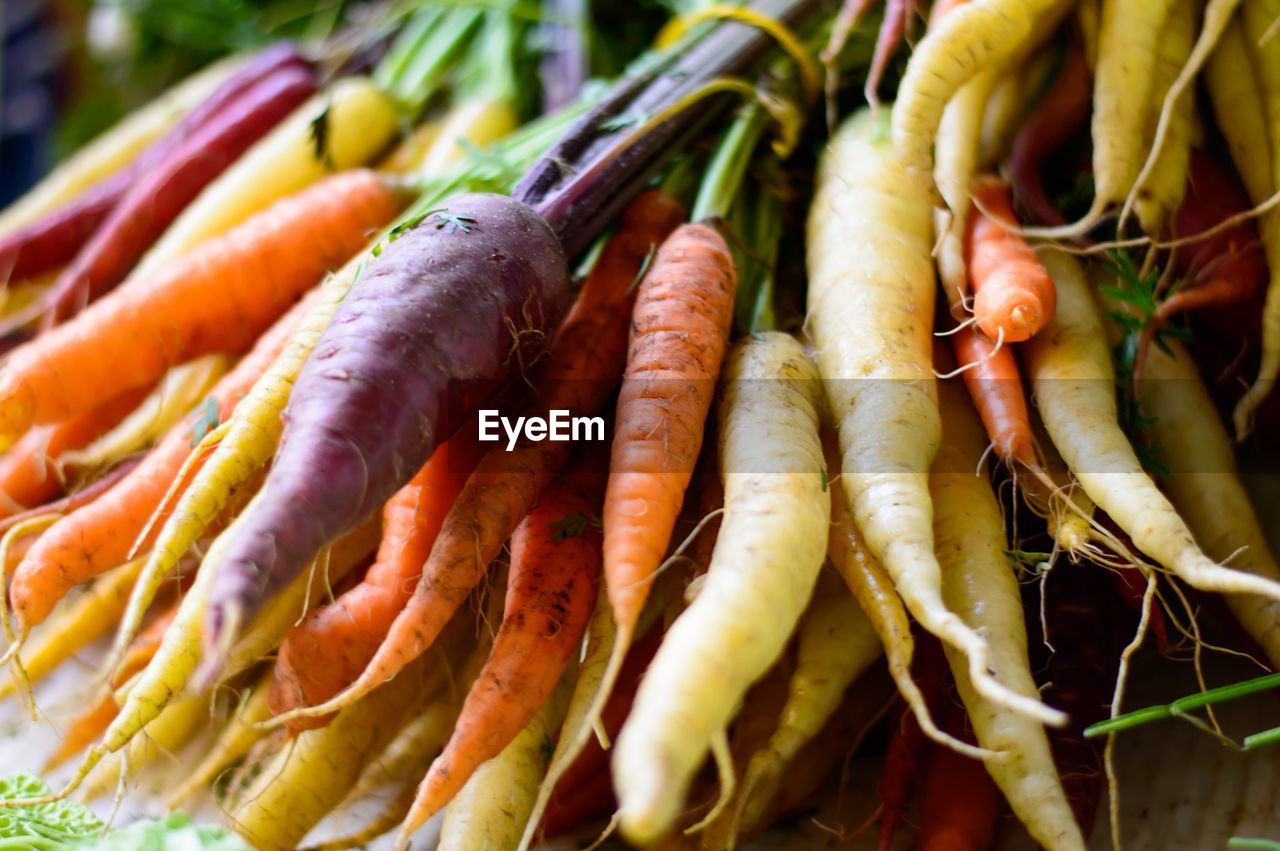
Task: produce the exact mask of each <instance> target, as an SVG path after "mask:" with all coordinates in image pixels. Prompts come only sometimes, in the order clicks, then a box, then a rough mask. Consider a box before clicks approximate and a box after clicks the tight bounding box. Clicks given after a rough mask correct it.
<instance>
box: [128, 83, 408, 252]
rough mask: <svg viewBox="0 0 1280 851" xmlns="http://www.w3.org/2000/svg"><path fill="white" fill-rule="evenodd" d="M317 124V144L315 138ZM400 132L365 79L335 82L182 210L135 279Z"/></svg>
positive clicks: (352, 163)
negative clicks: (320, 128) (319, 138)
mask: <svg viewBox="0 0 1280 851" xmlns="http://www.w3.org/2000/svg"><path fill="white" fill-rule="evenodd" d="M318 122H322V123H323V124H324V128H325V130H324V139H323V145H321V144H318V143H317V140H316V138H315V136H314V134H315V132H316V131H315V129H314V128H315V127H316V126H317V123H318ZM398 129H399V115H398V113H397V112H396V109H395V106H394V104H393V103H392V102H391V100H390V99H389V98H388V97H387V95H386V94H384V93H383V92H382V91H381V90H379V89H378V87H377V86H375V85H374V84H373V83H372V82H371V81H370V80H368V79H367V78H365V77H347V78H345V79H342V80H338V81H337V82H335V83H334V84H333V85H332V86H330V87H328V88H327V89H326V90H325V91H324V92H323V93H322V94H319V95H317V96H315V97H313V98H312V99H311V100H309V101H307V102H306V103H304V104H302V105H301V106H299V107H298V108H297V109H295V110H294V111H293V112H292V114H290V115H289V116H287V117H286V118H285V119H284V120H283V121H281V122H280V124H279V126H277V127H276V128H275V129H273V130H272V131H271V132H270V133H268V134H267V135H266V136H264V137H263V138H262V139H261V140H259V141H258V142H257V143H255V144H254V146H253V147H252V148H250V149H249V150H248V151H246V152H245V154H244V156H242V157H240V158H239V159H238V160H236V161H235V162H234V163H232V164H231V165H230V166H229V167H228V168H227V170H226V171H224V172H223V173H222V174H221V175H220V176H219V177H218V178H217V179H216V180H214V181H213V182H212V183H210V184H209V186H207V187H206V188H205V189H204V191H203V192H201V193H200V195H199V196H198V197H197V198H196V199H195V200H194V201H193V202H192V203H191V205H190V206H188V207H187V208H186V209H185V210H183V211H182V214H181V215H179V216H178V217H177V218H176V219H175V220H174V222H173V224H171V225H170V226H169V227H168V228H167V229H166V230H165V232H164V235H163V236H161V237H160V239H159V240H158V241H157V242H156V244H155V245H153V246H152V247H151V250H150V251H148V252H147V254H146V256H145V257H143V258H142V260H141V262H140V263H139V264H138V268H137V270H135V272H134V274H137V275H147V274H151V273H154V272H156V271H159V270H160V269H161V268H163V266H164V265H165V264H167V263H170V262H172V261H173V260H174V258H176V257H178V256H180V255H182V254H184V253H186V252H187V251H190V250H191V249H192V248H193V247H195V246H197V245H199V244H201V243H203V242H205V241H207V240H209V239H212V238H214V237H217V236H220V235H221V234H224V233H226V232H227V231H230V230H231V229H233V228H235V227H237V226H239V225H240V224H242V223H243V222H245V221H246V220H248V219H250V218H252V217H253V216H255V215H257V214H258V213H260V212H262V211H263V210H265V209H267V208H269V207H270V206H271V205H272V204H274V203H276V202H277V201H279V200H280V199H282V198H287V197H288V196H290V195H293V194H296V193H298V192H301V191H302V190H304V189H306V188H307V187H308V186H311V185H312V184H314V183H316V182H318V181H321V180H323V179H324V178H326V177H328V176H330V175H331V174H332V173H333V172H335V171H346V170H348V169H352V168H358V167H360V166H363V165H364V164H365V163H367V162H368V161H369V160H371V159H373V158H374V157H375V156H377V154H378V153H379V152H380V151H382V150H383V149H385V148H386V147H387V145H388V144H389V143H390V141H391V139H392V137H393V136H394V135H395V133H396V131H397V130H398Z"/></svg>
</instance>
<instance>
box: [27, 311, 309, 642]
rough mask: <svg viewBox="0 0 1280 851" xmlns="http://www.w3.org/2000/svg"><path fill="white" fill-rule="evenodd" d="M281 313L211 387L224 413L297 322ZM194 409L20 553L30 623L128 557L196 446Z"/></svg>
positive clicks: (220, 414) (222, 416) (220, 412)
mask: <svg viewBox="0 0 1280 851" xmlns="http://www.w3.org/2000/svg"><path fill="white" fill-rule="evenodd" d="M287 319H288V317H286V319H285V320H281V322H280V323H278V324H277V325H276V326H275V327H274V328H272V329H271V331H270V332H268V333H267V334H266V335H264V336H263V338H262V340H260V341H259V343H258V345H257V346H255V347H254V349H253V351H251V352H250V353H249V354H248V355H246V356H245V357H244V358H243V359H242V360H241V361H240V363H239V364H237V365H236V367H235V368H234V369H233V370H232V371H231V372H229V373H227V374H226V375H225V376H223V378H222V380H221V381H219V382H218V384H217V386H216V387H214V389H213V391H212V392H211V393H210V394H209V395H210V398H211V399H213V400H215V401H216V403H217V405H218V418H219V421H224V420H226V418H227V417H228V416H230V415H231V411H232V410H233V409H234V408H235V405H236V403H237V402H238V401H239V400H240V398H241V396H243V395H244V394H245V393H246V392H247V391H248V390H249V388H250V387H251V386H252V385H253V382H254V381H255V380H257V378H258V376H259V375H261V374H262V372H263V371H265V370H266V369H267V367H268V366H269V365H270V363H271V361H272V360H274V359H275V355H276V354H277V353H278V352H279V351H280V349H281V348H283V346H284V343H285V338H286V336H287V335H288V333H289V331H291V330H292V328H293V324H294V323H293V322H291V321H286V320H287ZM199 416H201V413H200V411H197V412H196V413H195V414H194V415H193V416H192V417H189V418H188V419H187V420H184V421H183V422H181V423H179V424H178V425H176V426H174V428H173V429H172V430H170V432H169V434H167V435H166V436H165V438H164V440H162V441H161V442H160V445H159V446H157V447H156V448H155V449H153V450H152V451H151V452H150V453H148V454H147V456H146V457H145V458H144V459H143V461H142V462H141V463H140V464H139V465H138V466H137V467H135V468H134V469H132V470H131V471H130V472H129V473H128V474H127V475H126V476H125V477H124V478H123V479H121V480H120V481H119V482H118V483H117V484H116V485H115V487H113V488H112V489H111V490H110V491H108V492H107V493H106V494H104V496H103V497H101V498H99V499H97V500H95V501H94V502H92V503H90V504H89V505H87V506H85V507H84V508H82V509H81V510H80V511H77V512H76V513H75V514H72V515H69V516H67V517H65V518H63V519H62V520H61V521H59V522H58V523H57V524H55V525H54V527H53V528H51V529H50V530H49V532H48V533H46V534H45V535H44V536H42V537H41V538H40V540H39V541H38V542H37V544H36V545H35V546H33V547H32V549H31V551H30V552H29V553H28V554H27V556H26V557H24V558H23V561H22V563H21V564H19V565H18V569H17V571H15V573H14V577H13V582H12V583H11V584H10V586H9V601H10V604H11V605H12V606H13V608H14V611H15V612H16V613H17V615H18V617H19V619H20V620H21V621H22V622H23V623H24V624H26V625H28V626H32V625H34V624H37V623H40V622H41V621H43V620H44V619H45V618H46V617H48V615H49V612H50V611H51V610H52V609H53V606H54V604H55V603H57V601H58V600H60V599H61V598H62V597H63V596H64V595H65V594H66V593H67V591H69V590H70V589H71V588H72V587H73V586H75V585H77V584H79V583H80V582H83V581H85V580H87V579H90V578H92V577H94V576H97V575H99V574H101V573H102V572H103V571H106V570H109V569H111V568H113V567H115V566H117V565H119V564H122V563H124V561H125V559H126V558H127V557H128V555H129V550H130V549H131V548H132V547H133V546H134V543H135V540H136V538H137V536H138V535H139V534H140V533H141V532H142V530H143V528H144V527H145V526H146V524H147V521H148V520H149V519H150V517H151V514H152V512H153V511H154V510H155V508H156V506H158V505H159V504H160V501H161V500H162V499H163V498H164V496H165V494H166V492H167V491H168V489H169V486H170V484H171V483H172V482H173V480H174V477H175V476H176V475H177V473H178V472H179V470H180V469H181V467H182V465H183V463H184V462H185V461H186V459H187V456H189V455H190V454H191V451H192V441H191V437H192V432H191V427H192V426H191V421H192V419H195V418H198V417H199ZM91 542H92V543H91Z"/></svg>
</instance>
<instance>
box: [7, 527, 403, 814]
mask: <svg viewBox="0 0 1280 851" xmlns="http://www.w3.org/2000/svg"><path fill="white" fill-rule="evenodd" d="M232 525H233V527H234V523H233V524H232ZM228 531H231V530H228ZM377 533H378V527H377V524H376V523H372V522H371V523H366V524H364V526H362V527H360V528H358V529H356V530H355V531H353V532H351V533H350V534H348V535H347V536H346V537H344V538H343V539H341V540H340V541H338V542H337V544H335V545H334V547H333V549H332V552H331V553H330V554H329V556H330V557H328V558H326V559H324V561H323V562H320V563H317V564H316V568H317V569H316V570H314V571H312V572H311V575H304V576H300V577H298V578H297V579H296V580H295V581H294V582H293V583H291V584H290V585H289V586H288V587H286V588H285V589H284V590H283V591H282V592H281V593H280V594H279V595H278V596H277V598H276V599H275V600H273V601H272V603H271V605H269V606H267V607H266V608H265V609H264V610H263V613H262V616H261V617H260V618H258V620H257V621H255V622H254V624H252V628H251V629H250V630H249V632H248V634H247V635H246V636H245V639H244V641H243V642H242V643H241V644H240V645H237V646H236V647H235V648H233V651H234V652H233V654H232V658H231V659H230V660H229V662H228V665H227V667H226V670H227V671H228V676H230V675H231V674H235V673H239V672H240V671H243V670H245V669H246V668H248V667H249V666H250V665H251V664H253V663H255V662H257V661H259V660H260V659H261V658H262V657H263V655H264V654H265V653H266V652H268V651H269V650H270V649H271V648H273V647H276V646H278V645H279V643H280V642H281V641H282V640H284V636H285V634H286V632H287V631H288V629H289V626H290V625H291V624H293V623H296V622H297V619H298V617H299V616H300V615H301V614H305V613H306V607H307V604H308V603H309V602H311V601H314V600H317V599H319V597H320V594H321V593H322V591H323V589H324V588H326V587H328V586H329V584H330V583H331V582H337V581H339V580H341V579H342V577H343V576H344V575H345V574H346V573H348V572H349V571H351V570H352V569H353V568H354V567H355V566H356V564H358V563H359V561H360V560H361V559H362V558H363V557H364V555H365V554H367V553H368V552H369V551H370V550H371V549H372V548H373V545H374V543H375V541H376V540H377ZM224 546H225V534H224V535H223V536H220V537H219V538H217V539H215V541H214V542H213V545H212V547H211V548H210V550H209V553H208V555H206V557H205V562H204V564H202V568H203V569H201V570H199V571H198V572H197V573H196V579H195V582H194V583H193V584H192V586H191V589H190V590H189V591H188V593H187V594H186V595H185V596H184V597H183V598H182V602H181V603H180V604H179V606H178V612H177V615H176V616H175V617H174V621H173V623H172V624H171V625H170V627H169V629H167V630H165V635H164V640H163V641H162V642H161V643H160V647H159V649H158V650H157V651H156V655H155V657H154V658H153V659H152V661H151V663H150V664H148V665H147V667H146V668H145V669H144V670H143V671H142V672H141V673H140V674H139V675H138V677H137V678H136V679H135V680H134V681H133V682H132V684H131V685H129V686H128V687H127V690H128V694H127V695H126V696H125V699H124V702H123V704H122V705H121V707H120V713H119V714H118V715H117V716H116V718H115V720H114V721H112V722H111V726H110V727H108V728H107V731H106V733H105V734H104V735H103V737H102V740H101V741H100V742H98V743H97V744H95V745H93V746H92V747H90V748H89V750H88V751H86V752H85V755H84V758H83V759H82V760H81V762H80V766H79V767H78V768H77V770H76V773H75V775H74V776H73V777H72V778H71V780H70V781H69V782H68V783H67V785H66V786H65V787H64V788H63V789H62V791H60V792H59V793H57V794H56V795H50V796H46V797H45V798H43V799H42V800H45V801H48V800H58V799H61V798H65V797H66V796H67V795H70V794H71V793H72V792H74V791H75V790H76V789H77V788H79V786H80V785H81V784H82V783H84V781H85V779H86V778H87V777H89V776H90V775H91V773H93V772H94V771H95V769H96V768H97V767H98V766H99V764H101V763H103V761H104V759H106V758H107V757H111V758H110V759H109V760H107V766H106V768H107V769H108V770H106V771H102V772H98V773H97V774H96V775H95V777H97V778H99V779H100V778H103V777H109V776H110V775H111V774H113V773H118V772H117V771H116V767H118V766H120V765H121V761H120V759H119V758H118V753H119V751H121V750H123V749H125V748H126V747H128V748H129V754H130V758H133V756H134V755H135V753H136V752H138V751H139V749H142V752H141V754H140V757H141V758H149V756H150V752H149V751H146V750H145V745H134V744H133V743H134V741H135V740H145V739H146V738H147V737H146V736H139V735H138V734H139V733H141V732H143V731H144V730H149V725H151V724H152V723H153V722H155V721H156V720H157V719H158V718H159V717H160V716H161V715H167V718H168V720H167V721H166V726H167V727H168V730H169V732H170V734H171V735H172V736H173V737H174V738H178V737H180V736H186V735H188V734H189V733H190V732H191V729H190V728H189V726H188V724H187V722H188V720H189V718H190V710H191V706H190V703H191V702H192V701H194V702H195V706H196V708H197V709H198V711H197V712H196V715H197V716H199V717H197V722H198V721H199V720H200V718H201V717H207V712H208V702H207V698H206V697H205V696H203V695H201V696H197V697H193V698H184V699H183V700H182V701H178V698H179V697H180V696H181V695H182V694H184V693H185V692H186V689H187V686H188V685H189V683H190V681H191V679H192V674H194V673H195V670H196V667H197V665H199V663H200V654H201V647H202V641H201V639H202V636H201V632H200V623H201V620H202V619H203V616H204V613H205V610H206V609H207V608H208V605H209V589H210V587H211V586H212V584H213V582H212V580H213V577H214V574H215V571H213V570H209V569H208V567H209V565H216V564H217V559H219V558H221V557H222V552H223V547H224ZM318 562H319V560H318ZM197 691H200V692H202V691H204V690H203V689H197ZM177 702H181V703H182V704H183V706H182V707H181V708H178V707H176V703H177ZM169 710H172V711H169ZM170 725H171V726H170ZM184 741H185V739H184ZM6 803H12V802H6ZM29 803H34V802H29Z"/></svg>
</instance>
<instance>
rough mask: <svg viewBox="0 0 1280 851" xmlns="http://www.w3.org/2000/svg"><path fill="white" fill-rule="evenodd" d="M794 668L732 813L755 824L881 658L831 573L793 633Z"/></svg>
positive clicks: (823, 578) (838, 579) (738, 821)
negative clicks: (803, 752)
mask: <svg viewBox="0 0 1280 851" xmlns="http://www.w3.org/2000/svg"><path fill="white" fill-rule="evenodd" d="M795 641H796V666H795V670H794V671H793V672H792V674H791V677H790V680H789V682H788V683H787V702H786V703H785V704H784V705H783V707H782V711H781V713H779V716H778V722H777V727H776V729H774V730H773V731H772V735H771V736H770V738H769V741H768V743H767V745H766V746H765V747H763V748H761V749H760V750H758V751H756V752H755V753H754V754H752V755H751V757H750V762H749V763H748V764H747V767H746V772H745V774H744V776H743V780H742V792H741V794H740V799H739V802H738V807H737V812H736V813H735V814H734V832H735V833H736V832H737V829H738V826H739V825H744V824H745V825H751V824H755V823H756V822H757V821H758V820H759V819H760V817H761V816H762V815H763V813H764V810H765V808H766V806H767V805H768V802H769V801H770V800H772V799H773V796H774V794H775V793H776V792H777V789H778V785H779V783H780V782H781V780H782V779H783V771H784V769H785V767H786V765H787V764H788V763H790V762H791V760H792V759H794V758H795V755H796V754H797V753H799V751H800V749H801V748H803V747H804V745H805V744H806V743H807V742H809V741H810V740H812V739H813V737H814V736H816V735H817V734H818V732H819V730H821V729H822V726H823V725H824V724H825V723H826V722H827V719H828V718H830V717H831V714H832V713H833V712H835V711H836V709H837V707H838V706H839V705H840V701H841V700H842V699H843V697H844V693H845V690H846V689H847V688H848V687H849V685H850V684H851V683H852V682H854V681H855V680H856V679H857V678H858V677H859V676H860V675H861V674H862V673H863V672H864V671H865V670H866V669H867V668H869V667H870V666H871V665H872V664H873V663H875V662H876V661H877V660H878V659H879V658H880V656H881V655H882V650H881V647H880V641H879V638H878V637H877V636H876V633H875V630H874V629H873V628H872V626H871V622H870V621H869V620H868V619H867V616H866V615H865V614H863V612H862V609H861V608H860V607H859V606H858V603H857V600H856V599H855V598H854V597H853V595H852V594H850V593H849V590H848V588H846V587H844V580H843V579H842V578H841V577H840V576H839V575H838V574H836V573H835V572H834V571H830V570H825V571H823V572H822V574H821V575H820V576H819V577H818V585H817V587H816V588H815V589H814V592H813V600H812V601H810V603H809V608H808V610H807V611H806V612H805V615H804V619H803V620H801V621H800V625H799V626H798V627H797V629H796V638H795Z"/></svg>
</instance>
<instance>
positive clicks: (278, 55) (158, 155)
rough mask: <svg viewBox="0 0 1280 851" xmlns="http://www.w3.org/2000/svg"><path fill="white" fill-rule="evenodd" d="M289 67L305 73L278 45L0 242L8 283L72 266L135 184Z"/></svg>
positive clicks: (290, 48)
mask: <svg viewBox="0 0 1280 851" xmlns="http://www.w3.org/2000/svg"><path fill="white" fill-rule="evenodd" d="M291 67H292V68H299V69H306V68H307V67H308V66H307V63H306V60H304V59H303V58H302V54H301V53H299V52H298V49H297V47H295V46H294V45H292V44H287V43H282V44H277V45H273V46H272V47H268V48H267V49H265V50H263V51H262V52H261V53H259V54H258V55H257V56H256V57H254V58H253V59H252V60H251V61H250V62H249V63H248V64H246V65H245V67H244V68H242V69H241V70H240V71H238V72H237V73H236V74H234V75H233V76H232V77H231V78H230V79H228V80H227V81H226V82H224V83H223V84H222V85H221V86H219V87H218V88H216V89H215V90H214V91H213V92H212V93H211V94H210V95H209V97H208V98H206V99H205V100H204V101H203V102H201V103H200V105H199V106H197V107H196V108H195V109H193V110H192V111H191V112H190V113H188V114H187V115H186V116H185V117H184V118H183V119H182V120H181V121H179V122H178V123H177V125H176V126H174V127H173V128H172V129H171V130H170V131H169V132H168V133H166V134H165V135H164V136H162V137H161V138H159V139H157V140H156V141H155V142H153V143H151V145H149V146H148V147H147V148H146V149H145V150H143V151H142V152H141V153H140V154H138V156H137V157H136V158H135V159H134V161H133V162H132V163H130V164H129V165H128V166H127V167H125V168H124V169H122V170H121V171H119V172H117V173H116V174H115V175H113V176H111V177H109V178H107V179H106V180H103V181H101V182H100V183H98V184H97V185H95V186H93V187H91V188H90V189H88V190H87V191H86V192H85V193H84V194H83V195H81V196H80V197H79V198H77V199H75V200H74V201H72V202H71V203H69V204H67V205H66V206H64V207H62V208H60V209H57V210H54V211H53V212H51V213H50V214H49V215H47V216H44V217H43V218H41V219H39V220H38V221H35V222H32V223H31V224H29V225H27V226H26V227H24V228H22V229H20V230H18V231H15V232H13V233H10V234H7V235H5V236H4V237H0V269H4V270H6V271H7V273H8V278H9V279H10V280H14V281H21V280H24V279H27V278H33V277H36V276H38V275H42V274H45V273H46V272H52V271H53V270H54V269H57V268H58V267H59V266H63V265H66V264H67V263H70V262H71V261H72V260H73V259H75V256H76V252H77V251H78V250H79V249H80V248H81V246H83V245H84V244H85V243H86V242H87V241H88V240H89V239H90V237H92V236H93V234H94V232H95V231H96V230H97V229H98V227H99V226H100V225H101V224H102V223H103V222H104V221H105V220H106V219H107V217H108V216H110V215H111V211H112V210H113V209H115V207H116V206H117V205H118V204H119V203H120V201H121V199H123V198H124V197H126V196H127V195H128V193H129V191H130V190H131V189H132V187H133V185H134V184H135V183H137V182H138V181H139V180H141V179H143V178H144V177H145V175H146V174H147V173H148V172H149V171H150V170H151V169H154V168H157V167H159V166H161V165H162V164H163V163H164V161H165V160H166V158H168V157H169V156H171V155H172V154H173V153H174V151H176V150H177V149H178V148H179V147H180V146H181V145H182V144H183V142H185V141H186V140H187V139H189V138H190V137H191V136H193V135H195V134H196V133H198V132H200V131H201V130H203V129H204V128H205V127H207V126H208V125H209V123H210V122H212V121H214V120H215V119H216V118H217V116H219V115H220V114H222V113H223V111H224V110H225V109H226V108H227V107H228V106H230V105H231V104H232V103H234V102H235V101H236V100H237V99H239V98H240V97H243V96H244V94H245V93H246V92H247V91H248V90H249V89H250V88H251V87H252V86H254V85H256V84H258V83H260V82H261V81H262V80H263V79H265V78H266V77H267V76H269V75H270V74H272V73H274V72H276V71H279V70H281V69H283V68H291Z"/></svg>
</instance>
